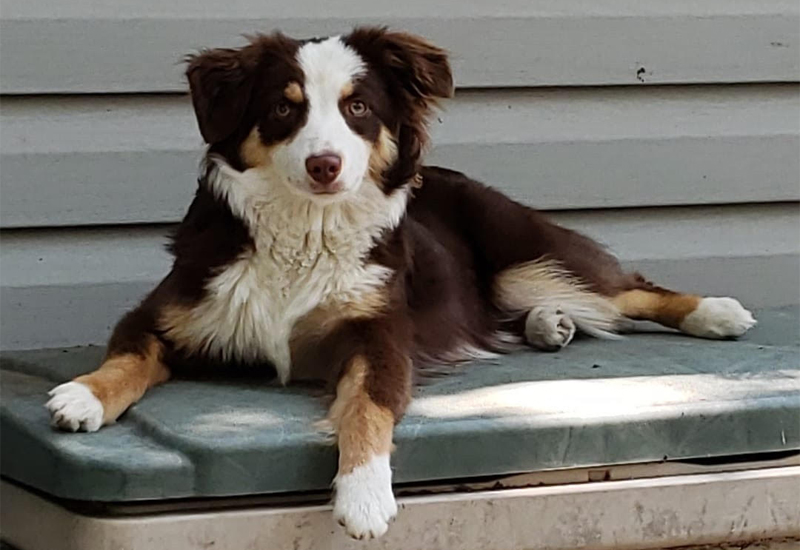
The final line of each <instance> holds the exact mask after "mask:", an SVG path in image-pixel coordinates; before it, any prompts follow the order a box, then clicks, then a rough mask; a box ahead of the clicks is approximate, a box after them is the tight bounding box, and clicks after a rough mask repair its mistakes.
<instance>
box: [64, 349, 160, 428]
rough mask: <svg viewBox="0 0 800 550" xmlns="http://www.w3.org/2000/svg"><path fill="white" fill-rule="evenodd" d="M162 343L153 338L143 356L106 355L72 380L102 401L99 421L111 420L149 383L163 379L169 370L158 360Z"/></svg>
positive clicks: (149, 386) (154, 383)
mask: <svg viewBox="0 0 800 550" xmlns="http://www.w3.org/2000/svg"><path fill="white" fill-rule="evenodd" d="M161 352H162V344H161V342H159V341H158V340H157V339H156V338H155V337H151V341H150V342H149V343H148V345H147V349H146V351H145V353H144V354H143V355H138V354H134V353H126V354H124V355H116V356H111V357H108V358H107V359H106V360H105V361H104V362H103V364H102V365H101V366H100V368H99V369H97V370H96V371H94V372H92V373H89V374H84V375H83V376H79V377H78V378H76V379H75V380H74V381H75V382H80V383H81V384H84V385H85V386H87V387H88V388H89V389H90V390H91V391H92V393H93V394H94V396H95V397H97V399H99V400H100V402H101V403H102V404H103V424H109V423H111V422H114V421H115V420H116V419H117V417H118V416H119V415H121V414H122V413H123V412H125V410H126V409H127V408H128V407H130V406H131V405H133V404H134V403H136V402H137V401H138V400H139V399H141V397H142V396H143V395H144V393H145V392H146V391H147V390H148V389H150V388H152V387H153V386H155V385H157V384H160V383H162V382H166V381H167V380H168V379H169V376H170V371H169V369H168V368H167V367H166V365H164V363H163V362H162V361H161Z"/></svg>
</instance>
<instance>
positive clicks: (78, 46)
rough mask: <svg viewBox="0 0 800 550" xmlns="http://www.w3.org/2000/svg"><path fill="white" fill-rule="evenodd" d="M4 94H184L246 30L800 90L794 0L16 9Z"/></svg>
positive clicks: (519, 69)
mask: <svg viewBox="0 0 800 550" xmlns="http://www.w3.org/2000/svg"><path fill="white" fill-rule="evenodd" d="M2 12H3V13H2V17H1V18H0V49H2V51H3V63H2V67H1V68H0V92H2V93H5V94H31V93H108V92H175V91H182V90H184V89H185V83H184V81H183V78H182V66H181V65H180V63H178V61H179V60H180V59H182V57H183V56H184V55H185V54H187V53H190V52H193V51H196V50H197V49H199V48H202V47H209V46H234V45H238V44H241V43H242V40H241V38H239V37H240V36H241V35H242V33H245V32H255V31H267V32H268V31H271V30H274V29H281V30H283V31H284V32H286V33H287V34H289V35H292V36H324V35H330V34H337V33H342V32H346V31H347V30H348V29H350V28H351V27H352V26H353V25H354V24H357V23H358V24H388V25H391V26H393V27H396V28H399V29H407V30H411V31H414V32H417V33H420V34H422V35H425V36H427V37H429V38H430V39H431V40H433V41H434V42H436V43H438V44H440V45H442V46H444V47H446V48H448V49H450V50H451V51H452V52H453V65H454V68H455V73H456V79H457V82H458V84H459V85H460V86H462V87H506V86H508V87H520V86H576V85H578V86H586V85H609V84H613V85H627V84H634V85H636V84H641V83H643V82H644V83H658V84H674V83H718V82H775V81H794V80H797V75H798V72H800V58H799V57H798V56H797V48H798V46H800V40H799V36H798V35H799V34H800V32H799V31H798V24H797V18H798V16H800V6H799V5H798V3H797V2H796V1H795V0H759V1H731V0H702V1H697V0H647V1H642V0H605V1H603V2H588V1H586V0H537V1H535V2H533V1H531V0H503V1H500V2H483V1H479V0H469V1H450V2H440V3H435V2H429V1H428V0H410V1H407V2H396V1H394V0H369V1H367V0H360V1H358V2H349V3H342V2H337V3H333V2H328V3H326V2H318V1H317V0H294V1H293V2H283V3H276V2H266V1H259V2H256V1H255V0H249V1H241V2H219V1H218V0H200V1H198V0H171V1H169V2H164V1H160V0H144V1H138V2H122V3H115V2H97V1H95V0H71V1H69V2H64V1H63V0H39V1H35V2H34V1H24V0H16V1H6V2H4V3H3V10H2Z"/></svg>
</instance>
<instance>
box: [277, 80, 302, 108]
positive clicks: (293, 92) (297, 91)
mask: <svg viewBox="0 0 800 550" xmlns="http://www.w3.org/2000/svg"><path fill="white" fill-rule="evenodd" d="M283 95H284V96H286V99H288V100H289V101H291V102H293V103H303V102H304V101H305V100H306V98H305V95H304V94H303V88H302V87H300V84H299V83H297V82H294V81H292V82H289V84H287V85H286V88H284V90H283Z"/></svg>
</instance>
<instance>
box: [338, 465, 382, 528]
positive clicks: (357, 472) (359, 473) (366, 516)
mask: <svg viewBox="0 0 800 550" xmlns="http://www.w3.org/2000/svg"><path fill="white" fill-rule="evenodd" d="M334 484H335V486H336V497H335V500H334V505H333V517H334V519H336V520H337V521H338V522H339V523H341V524H342V525H344V527H345V529H346V530H347V534H349V535H350V536H352V537H354V538H357V539H364V538H367V539H370V538H374V537H380V536H381V535H383V534H384V533H385V532H386V530H387V529H388V528H389V522H390V521H391V520H392V519H394V517H395V516H396V515H397V503H396V502H395V500H394V495H393V494H392V469H391V467H390V465H389V455H388V454H382V455H376V456H373V457H372V458H371V459H370V460H369V462H367V463H366V464H363V465H361V466H357V467H356V468H354V469H353V471H352V472H350V473H349V474H344V475H339V476H336V479H335V480H334Z"/></svg>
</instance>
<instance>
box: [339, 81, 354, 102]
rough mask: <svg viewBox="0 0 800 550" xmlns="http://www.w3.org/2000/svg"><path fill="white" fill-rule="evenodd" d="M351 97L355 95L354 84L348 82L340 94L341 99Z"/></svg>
mask: <svg viewBox="0 0 800 550" xmlns="http://www.w3.org/2000/svg"><path fill="white" fill-rule="evenodd" d="M351 95H353V83H352V82H348V83H347V84H345V85H344V86H342V91H341V92H340V93H339V99H347V98H348V97H350V96H351Z"/></svg>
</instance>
